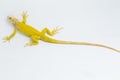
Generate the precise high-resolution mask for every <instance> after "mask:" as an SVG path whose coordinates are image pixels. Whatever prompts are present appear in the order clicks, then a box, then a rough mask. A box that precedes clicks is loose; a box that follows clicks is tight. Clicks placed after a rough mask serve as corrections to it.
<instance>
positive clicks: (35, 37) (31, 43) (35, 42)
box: [25, 35, 39, 47]
mask: <svg viewBox="0 0 120 80" xmlns="http://www.w3.org/2000/svg"><path fill="white" fill-rule="evenodd" d="M31 39H32V41H31V42H29V43H26V44H25V47H26V46H34V45H37V44H39V41H38V40H39V36H36V35H33V36H31Z"/></svg>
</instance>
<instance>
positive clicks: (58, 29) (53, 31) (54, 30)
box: [51, 27, 63, 36]
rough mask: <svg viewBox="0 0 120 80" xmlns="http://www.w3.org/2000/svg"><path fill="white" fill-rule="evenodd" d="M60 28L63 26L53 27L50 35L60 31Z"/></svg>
mask: <svg viewBox="0 0 120 80" xmlns="http://www.w3.org/2000/svg"><path fill="white" fill-rule="evenodd" d="M61 29H63V27H56V28H54V29H53V30H52V35H51V36H53V35H55V34H57V33H59V31H60V30H61Z"/></svg>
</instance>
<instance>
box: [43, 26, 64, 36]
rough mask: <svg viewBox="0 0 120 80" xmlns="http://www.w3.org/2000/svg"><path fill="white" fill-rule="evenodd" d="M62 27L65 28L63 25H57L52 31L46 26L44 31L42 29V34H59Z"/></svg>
mask: <svg viewBox="0 0 120 80" xmlns="http://www.w3.org/2000/svg"><path fill="white" fill-rule="evenodd" d="M61 29H63V28H62V27H61V28H60V27H56V28H54V29H53V30H52V31H50V30H49V29H48V28H44V29H43V30H42V31H41V34H43V35H45V34H46V33H47V34H48V35H50V36H53V35H55V34H57V33H58V32H59V31H60V30H61Z"/></svg>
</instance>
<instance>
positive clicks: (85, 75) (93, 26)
mask: <svg viewBox="0 0 120 80" xmlns="http://www.w3.org/2000/svg"><path fill="white" fill-rule="evenodd" d="M23 11H28V14H29V17H28V21H27V22H28V24H30V25H32V26H34V27H35V28H36V29H39V30H42V29H43V28H44V27H48V28H49V29H51V30H52V29H53V28H55V27H56V26H60V27H64V29H63V30H61V31H60V33H59V34H57V35H55V36H54V38H56V39H60V40H73V41H87V42H95V43H101V44H105V45H108V46H112V47H114V48H117V49H120V42H119V41H120V0H0V80H120V54H119V53H117V52H114V51H112V50H108V49H104V48H99V47H93V46H82V45H59V44H50V43H45V42H42V41H40V44H39V45H37V46H34V47H24V45H25V43H28V42H30V39H29V38H28V37H26V36H24V35H22V34H21V33H19V32H18V33H17V35H16V36H15V37H14V38H13V39H12V40H11V41H10V42H8V43H3V41H2V38H3V37H5V36H7V35H9V34H11V33H12V32H13V29H14V28H13V26H12V25H11V24H10V23H9V21H8V20H7V16H9V15H12V16H15V17H17V18H19V19H20V20H21V19H22V18H21V14H22V12H23Z"/></svg>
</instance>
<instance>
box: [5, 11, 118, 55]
mask: <svg viewBox="0 0 120 80" xmlns="http://www.w3.org/2000/svg"><path fill="white" fill-rule="evenodd" d="M22 17H23V20H22V21H19V20H18V19H16V18H15V17H10V16H9V17H8V19H9V21H10V22H11V23H12V24H13V25H14V32H13V33H12V34H11V35H10V36H8V37H6V38H5V41H10V39H12V38H13V37H14V36H15V34H16V32H17V31H20V32H22V33H23V34H25V35H27V36H28V37H30V38H31V40H32V42H30V43H27V44H26V46H33V45H37V44H38V43H39V42H38V41H39V40H42V41H45V42H49V43H56V44H75V45H89V46H98V47H103V48H108V49H111V50H114V51H116V52H119V53H120V50H117V49H115V48H112V47H109V46H106V45H102V44H97V43H89V42H74V41H63V40H56V39H53V38H50V37H49V36H47V35H46V33H47V34H48V35H50V36H53V35H55V34H56V33H57V32H58V31H59V30H61V28H55V29H53V30H52V31H50V30H49V29H48V28H44V29H43V30H42V31H38V30H37V29H35V28H33V27H32V26H30V25H28V24H26V21H27V13H23V14H22Z"/></svg>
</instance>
